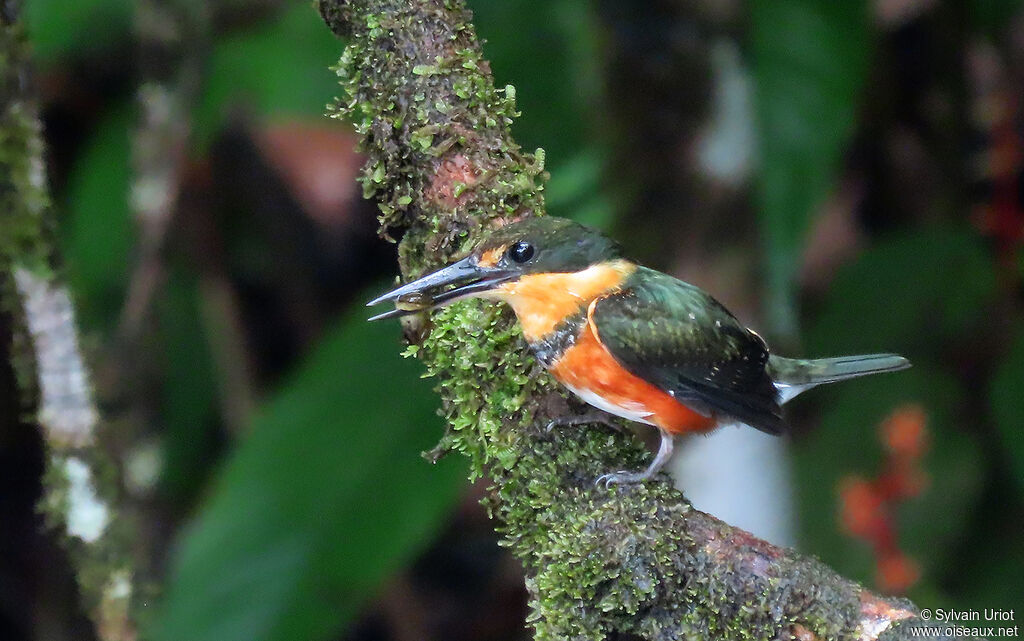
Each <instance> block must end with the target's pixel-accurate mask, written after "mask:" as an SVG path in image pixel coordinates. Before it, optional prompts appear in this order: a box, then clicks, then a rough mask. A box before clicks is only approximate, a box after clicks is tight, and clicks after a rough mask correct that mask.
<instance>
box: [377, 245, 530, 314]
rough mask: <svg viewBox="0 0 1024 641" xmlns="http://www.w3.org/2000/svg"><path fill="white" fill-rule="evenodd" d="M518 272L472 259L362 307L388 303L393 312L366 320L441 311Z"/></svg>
mask: <svg viewBox="0 0 1024 641" xmlns="http://www.w3.org/2000/svg"><path fill="white" fill-rule="evenodd" d="M519 275H520V272H519V271H517V270H511V269H505V268H502V267H498V266H494V267H484V266H482V265H480V263H479V259H478V257H477V256H476V255H472V254H471V255H469V256H467V257H466V258H463V259H462V260H460V261H458V262H455V263H452V264H451V265H448V266H447V267H442V268H441V269H439V270H437V271H436V272H433V273H430V274H427V275H426V276H423V277H422V278H418V279H416V280H414V281H412V282H411V283H406V284H405V285H402V286H401V287H398V288H396V289H393V290H391V291H390V292H388V293H386V294H383V295H381V296H378V297H377V298H374V299H373V300H371V301H370V302H369V303H367V304H366V306H367V307H372V306H373V305H377V304H380V303H388V302H392V303H394V304H395V309H392V310H390V311H387V312H384V313H383V314H377V315H376V316H372V317H371V318H370V319H369V320H371V321H375V320H383V319H385V318H397V317H399V316H405V315H407V314H415V313H416V312H421V311H423V310H427V309H433V308H436V307H443V306H444V305H448V304H450V303H454V302H455V301H457V300H462V299H463V298H469V297H471V296H475V295H478V294H481V293H482V292H486V291H489V290H491V289H493V288H495V287H497V286H498V285H501V284H502V283H506V282H508V281H510V280H514V279H516V278H518V277H519Z"/></svg>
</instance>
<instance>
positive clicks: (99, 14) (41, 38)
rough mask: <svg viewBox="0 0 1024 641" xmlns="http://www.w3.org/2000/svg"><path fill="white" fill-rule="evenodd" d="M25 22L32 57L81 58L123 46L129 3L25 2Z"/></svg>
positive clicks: (88, 0) (124, 0)
mask: <svg viewBox="0 0 1024 641" xmlns="http://www.w3.org/2000/svg"><path fill="white" fill-rule="evenodd" d="M25 21H26V23H27V24H28V31H29V39H30V41H31V42H32V47H33V54H34V55H35V57H36V58H37V59H39V60H42V61H45V62H49V63H51V64H52V63H53V62H55V60H54V59H55V58H60V57H71V56H74V57H81V56H86V55H90V54H95V53H97V52H100V51H103V50H113V49H114V48H116V47H122V46H124V45H125V44H126V43H127V42H128V41H129V39H130V37H131V22H132V3H131V2H130V0H27V1H26V3H25Z"/></svg>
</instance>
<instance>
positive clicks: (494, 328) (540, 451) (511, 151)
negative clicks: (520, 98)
mask: <svg viewBox="0 0 1024 641" xmlns="http://www.w3.org/2000/svg"><path fill="white" fill-rule="evenodd" d="M319 6H320V10H321V13H322V15H323V16H324V19H325V20H326V22H327V24H328V25H329V26H330V27H331V29H332V30H334V31H335V32H336V33H338V34H339V35H342V36H343V37H346V38H347V39H348V46H347V48H346V49H345V53H344V55H343V57H342V59H341V62H340V64H339V66H338V74H339V76H340V78H341V82H342V84H343V86H344V88H345V91H346V94H347V97H346V98H344V99H342V100H341V101H340V102H339V105H338V108H339V112H340V114H341V115H344V116H345V117H348V118H351V119H352V120H353V121H354V122H355V123H356V127H357V129H358V132H359V133H360V135H362V136H363V140H364V144H363V147H364V150H365V152H366V154H367V157H368V160H367V163H366V166H365V168H364V173H363V178H362V182H363V187H364V192H365V194H366V196H367V197H375V198H377V199H378V201H379V203H380V209H381V212H382V216H381V220H382V223H383V226H382V231H383V232H384V233H387V232H388V231H389V230H392V229H400V230H404V235H403V236H402V240H401V243H400V244H399V262H400V266H401V270H402V275H403V277H404V278H405V279H409V278H412V277H415V276H418V275H420V274H422V273H423V272H425V271H426V270H429V269H431V268H434V267H437V266H439V265H442V264H444V263H446V262H448V261H450V260H451V259H452V258H454V257H457V256H460V255H461V254H462V253H463V252H465V251H466V249H467V248H468V247H470V246H471V244H472V242H473V241H474V240H475V238H477V237H478V235H479V234H480V233H481V232H482V231H483V230H486V229H487V228H489V227H491V226H494V225H500V224H502V222H503V221H505V220H507V219H509V218H514V217H519V216H539V215H543V213H544V201H543V182H544V179H545V175H544V173H543V153H542V152H541V151H539V150H538V151H537V152H536V153H534V154H528V153H524V152H523V151H522V150H520V149H519V147H518V146H517V145H516V143H515V141H514V140H513V139H512V137H511V135H510V133H509V126H510V124H511V121H512V118H513V117H514V116H515V92H514V90H513V88H512V87H511V86H507V87H505V88H504V89H501V90H499V89H495V87H494V85H493V80H492V77H491V73H490V69H489V67H488V64H487V61H486V60H484V59H483V58H482V56H481V52H480V47H479V43H478V41H477V37H476V34H475V32H474V30H473V26H472V25H471V24H470V14H469V12H468V11H467V10H466V8H465V7H464V5H463V3H462V1H461V0H351V1H349V2H346V1H344V0H320V2H319ZM523 46H524V47H527V46H531V44H530V43H524V44H523ZM406 329H407V336H408V337H409V338H410V340H411V342H412V344H413V347H412V348H410V349H411V351H414V352H417V353H418V354H419V356H420V357H421V358H422V359H423V361H424V362H425V363H426V365H427V368H428V370H429V371H430V373H432V374H433V375H435V376H436V377H437V379H438V380H439V386H438V389H439V392H440V394H441V398H442V403H443V407H444V411H445V413H446V415H447V417H448V419H449V422H450V427H449V431H448V433H447V434H446V435H445V436H444V438H443V440H442V443H441V446H440V447H439V449H438V450H437V451H436V452H435V454H438V453H443V452H445V451H449V450H458V451H461V452H463V453H465V454H466V455H467V456H468V457H469V458H470V460H471V463H472V469H473V470H474V472H475V473H484V472H486V473H487V474H488V475H489V476H490V477H491V478H492V479H493V481H494V491H493V498H492V499H491V500H490V506H491V509H492V512H493V514H494V516H495V518H496V519H497V520H498V522H499V528H500V530H501V532H502V534H503V535H504V537H505V543H506V544H507V545H508V546H509V547H510V548H511V549H512V551H513V552H514V553H515V554H516V556H517V557H519V558H520V559H521V560H522V562H523V564H524V566H525V568H526V573H527V587H528V589H529V593H530V596H531V603H530V607H531V615H530V620H529V623H530V624H531V625H532V626H533V627H534V629H535V631H536V637H537V638H538V639H604V638H610V637H613V636H614V633H616V632H620V633H621V632H625V633H632V634H637V635H640V636H642V637H644V638H648V639H677V638H692V639H708V638H716V639H717V638H723V639H787V638H798V639H865V640H869V639H876V638H885V639H901V638H910V636H911V635H910V632H909V626H912V625H920V624H921V621H920V619H919V618H918V617H917V615H916V612H917V609H916V608H915V607H914V606H913V605H912V604H910V603H909V602H906V601H902V600H898V599H888V598H882V597H879V596H876V595H874V594H871V593H870V592H868V591H866V590H865V589H864V588H863V587H861V586H860V585H858V584H856V583H854V582H852V581H849V580H847V579H844V578H842V577H840V576H837V575H836V574H835V573H834V572H833V571H832V570H830V569H829V568H827V567H825V566H824V565H822V564H821V563H819V562H818V561H817V560H815V559H813V558H809V557H806V556H803V555H800V554H798V553H797V552H795V551H793V550H787V549H782V548H778V547H775V546H772V545H770V544H768V543H766V542H764V541H761V540H758V539H756V538H754V537H752V536H751V535H749V534H748V533H746V532H744V531H742V530H738V529H735V528H732V527H730V526H729V525H727V524H725V523H722V522H721V521H719V520H717V519H715V518H714V517H711V516H709V515H707V514H704V513H702V512H699V511H697V510H695V509H693V508H692V507H691V506H690V505H689V504H688V503H687V502H686V501H685V499H684V498H683V497H682V496H681V495H680V494H679V493H678V492H677V491H676V490H675V489H673V487H672V485H671V483H669V482H668V479H667V478H665V477H662V478H661V479H659V480H658V481H657V482H651V483H646V484H643V485H636V486H628V487H625V486H624V487H615V488H613V489H611V490H608V489H604V488H603V487H596V486H595V485H594V479H595V478H596V477H597V476H599V475H600V474H603V473H605V472H608V471H609V470H616V469H621V468H623V467H629V466H635V467H639V466H641V465H642V464H643V461H644V457H645V456H646V453H645V452H644V450H643V449H642V448H640V447H639V446H638V445H637V443H635V442H634V441H633V440H632V439H630V438H629V437H627V436H625V435H621V434H617V433H615V432H612V431H609V430H608V429H607V428H604V427H600V426H592V427H589V428H579V427H572V428H566V429H555V430H553V431H552V432H550V433H547V432H546V431H545V429H544V428H545V426H546V425H547V424H548V422H549V421H550V420H551V419H552V418H554V417H556V416H559V415H563V414H565V413H566V412H567V411H569V410H570V404H569V402H568V401H567V400H566V399H565V398H564V396H563V395H562V393H561V392H560V391H559V390H558V389H557V388H556V386H555V385H554V384H552V383H551V382H550V380H549V378H548V377H547V375H546V374H545V373H544V372H543V371H542V370H541V368H540V367H539V366H538V364H537V363H536V362H535V361H534V359H533V358H532V357H531V356H530V355H529V353H528V351H527V350H526V348H525V344H524V343H523V341H522V339H521V337H520V335H519V332H518V330H517V328H516V326H515V324H514V319H513V317H512V316H511V314H510V313H509V311H508V310H506V309H503V308H500V307H498V306H495V305H490V304H485V303H482V302H479V301H468V302H464V303H461V304H458V305H455V306H452V307H450V308H447V309H444V310H441V311H439V312H436V313H434V314H433V317H432V321H430V323H429V324H428V322H427V321H425V320H418V321H412V322H409V323H407V325H406ZM386 348H387V347H386V346H382V349H386Z"/></svg>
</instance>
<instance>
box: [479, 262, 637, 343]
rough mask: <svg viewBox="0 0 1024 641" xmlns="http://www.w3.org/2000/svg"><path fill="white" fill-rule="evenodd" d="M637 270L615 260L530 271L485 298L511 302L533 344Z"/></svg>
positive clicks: (526, 336)
mask: <svg viewBox="0 0 1024 641" xmlns="http://www.w3.org/2000/svg"><path fill="white" fill-rule="evenodd" d="M635 270H636V265H635V264H633V263H631V262H629V261H625V260H613V261H608V262H606V263H600V264H597V265H593V266H591V267H588V268H587V269H584V270H582V271H578V272H553V273H542V274H527V275H525V276H523V277H521V278H519V279H517V280H514V281H512V282H509V283H505V284H503V285H500V286H498V287H496V288H495V289H494V290H492V291H491V292H490V293H488V294H485V295H484V297H486V298H494V299H497V300H503V301H505V302H507V303H508V304H509V305H511V306H512V309H513V310H515V312H516V317H517V318H518V319H519V325H520V326H521V327H522V328H523V336H524V337H525V338H526V340H527V341H529V342H531V343H532V342H535V341H538V340H541V339H543V338H544V336H546V335H548V334H550V333H551V332H552V331H554V330H555V328H556V327H558V325H559V324H560V323H562V322H563V321H564V320H565V319H567V318H569V317H571V316H573V315H574V314H578V313H579V312H580V311H582V310H584V309H586V307H587V305H589V304H590V303H591V301H593V300H594V299H595V298H597V297H598V296H601V295H604V294H606V293H608V292H610V291H614V290H615V289H616V288H617V287H619V286H620V285H621V284H622V282H623V281H624V280H625V279H626V277H627V276H629V275H630V274H632V273H633V272H634V271H635Z"/></svg>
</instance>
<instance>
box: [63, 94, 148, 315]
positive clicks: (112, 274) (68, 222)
mask: <svg viewBox="0 0 1024 641" xmlns="http://www.w3.org/2000/svg"><path fill="white" fill-rule="evenodd" d="M134 117H135V111H134V110H133V109H132V108H131V107H130V106H129V105H126V104H121V105H118V106H117V107H116V108H114V109H113V110H112V112H111V113H110V114H109V115H108V116H107V117H106V119H105V120H104V121H103V122H102V123H101V124H100V125H99V128H98V129H97V130H96V132H95V133H94V134H93V135H92V137H91V138H90V140H89V141H88V142H87V143H86V144H85V148H84V149H83V150H82V153H81V155H80V156H79V157H78V158H77V159H76V161H75V164H74V166H73V167H72V169H71V174H70V177H69V179H68V191H67V198H66V201H67V210H66V212H65V213H64V222H63V224H62V226H61V231H62V233H61V241H62V242H61V244H62V249H63V251H64V256H65V262H66V263H67V273H68V280H69V281H70V285H71V289H72V291H73V292H74V293H75V296H76V300H77V301H78V302H77V306H78V309H79V312H80V314H81V318H82V320H83V322H84V323H85V326H86V327H88V328H90V329H92V330H97V329H103V330H108V329H110V327H111V325H112V323H113V322H114V320H115V319H116V317H117V314H118V311H119V310H120V307H121V304H122V302H123V300H122V299H123V297H124V292H125V289H126V288H127V286H128V271H129V268H130V260H131V256H132V241H133V236H134V223H133V221H132V215H131V210H130V209H129V205H128V192H129V190H130V188H131V187H130V179H131V157H130V154H131V144H130V136H131V127H132V122H133V119H134Z"/></svg>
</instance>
